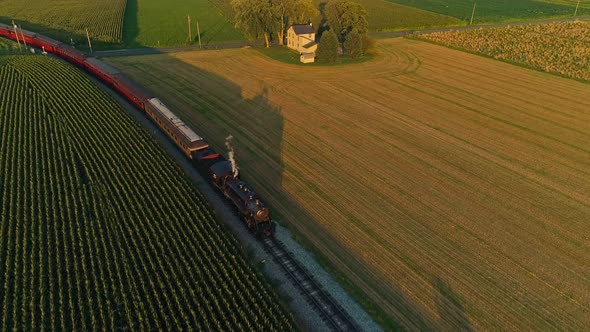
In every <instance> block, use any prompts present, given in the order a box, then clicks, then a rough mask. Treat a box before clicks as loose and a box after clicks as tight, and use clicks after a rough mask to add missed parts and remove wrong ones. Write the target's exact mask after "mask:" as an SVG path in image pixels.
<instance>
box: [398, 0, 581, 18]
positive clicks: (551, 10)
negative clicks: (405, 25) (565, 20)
mask: <svg viewBox="0 0 590 332" xmlns="http://www.w3.org/2000/svg"><path fill="white" fill-rule="evenodd" d="M387 1H391V2H394V3H398V4H403V5H407V6H412V7H415V8H420V9H424V10H428V11H432V12H435V13H440V14H444V15H449V16H453V17H456V18H458V19H460V20H463V21H465V22H469V20H470V19H471V13H472V11H473V4H474V1H473V0H387ZM576 3H577V1H576V0H545V1H534V0H479V1H477V5H476V8H475V15H474V19H473V23H477V24H481V23H493V22H511V21H521V20H529V19H539V18H557V17H567V16H573V14H574V10H575V6H576ZM586 14H590V4H584V5H581V6H580V9H579V10H578V15H586Z"/></svg>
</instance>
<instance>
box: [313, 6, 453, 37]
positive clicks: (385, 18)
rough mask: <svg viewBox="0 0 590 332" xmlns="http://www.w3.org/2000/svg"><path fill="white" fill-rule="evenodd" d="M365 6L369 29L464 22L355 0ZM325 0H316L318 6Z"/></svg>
mask: <svg viewBox="0 0 590 332" xmlns="http://www.w3.org/2000/svg"><path fill="white" fill-rule="evenodd" d="M353 1H354V2H358V3H360V4H361V5H363V6H364V7H365V9H366V10H367V14H368V20H369V31H371V32H379V31H395V30H406V29H425V28H434V27H442V26H454V25H462V24H464V23H463V22H462V21H461V20H458V19H457V18H454V17H450V16H447V15H442V14H439V13H434V12H430V11H426V10H422V9H419V8H414V7H410V6H404V5H400V4H397V3H393V2H387V1H383V0H353ZM323 2H326V1H325V0H314V3H316V4H317V5H318V6H319V5H320V4H321V3H323ZM313 21H314V24H315V25H316V26H317V24H319V22H320V21H321V16H318V17H316V18H315V19H314V20H313Z"/></svg>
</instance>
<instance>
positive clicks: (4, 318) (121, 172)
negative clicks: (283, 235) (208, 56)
mask: <svg viewBox="0 0 590 332" xmlns="http://www.w3.org/2000/svg"><path fill="white" fill-rule="evenodd" d="M0 82H1V84H0V329H1V330H3V331H4V330H12V329H15V328H16V329H24V330H38V329H60V330H115V329H123V328H128V329H133V330H155V329H158V330H172V329H182V330H223V331H238V330H248V331H251V330H269V331H285V330H293V329H294V325H293V321H292V318H291V316H290V314H288V313H286V312H285V311H284V309H283V308H282V307H281V306H280V305H279V304H278V301H277V297H276V295H275V294H274V292H273V291H272V290H271V289H270V287H269V285H268V284H267V283H266V282H265V281H264V280H263V279H262V278H261V277H260V276H259V275H258V273H257V272H256V271H255V270H254V269H253V267H252V266H250V265H249V264H248V263H247V262H246V261H245V260H244V259H243V257H242V256H241V251H240V250H239V247H238V245H237V243H236V241H235V239H233V238H232V237H231V236H230V235H228V233H227V232H226V231H225V230H224V228H223V227H221V226H220V224H219V223H218V222H216V221H215V220H214V217H213V216H212V214H211V211H210V210H209V208H208V206H207V204H206V202H205V200H204V198H203V197H202V196H201V194H200V193H199V192H198V191H196V190H195V188H194V187H193V186H192V184H191V183H190V182H189V180H188V179H187V178H186V177H185V176H183V175H182V172H181V170H180V169H179V168H178V166H177V165H176V164H175V162H174V161H173V160H172V159H171V158H170V157H169V156H168V155H167V154H166V153H165V152H164V151H163V149H162V148H161V147H160V146H159V145H158V143H157V142H155V141H154V140H153V138H151V137H150V136H149V135H148V134H147V133H146V131H145V130H143V128H141V127H140V126H139V125H138V124H136V123H135V122H134V121H133V120H132V119H131V118H130V117H129V115H127V114H126V113H125V112H124V111H123V110H121V108H120V107H119V105H117V104H116V103H115V102H114V101H113V100H112V99H111V98H109V97H108V96H107V95H106V94H105V93H104V92H103V91H101V90H100V89H98V88H97V87H95V86H94V85H93V83H92V82H91V81H90V79H88V78H87V77H86V76H84V75H83V74H81V73H79V72H78V71H76V70H75V69H73V68H71V67H70V66H69V65H67V64H65V63H63V62H61V61H58V60H55V59H51V58H47V57H43V56H2V57H0Z"/></svg>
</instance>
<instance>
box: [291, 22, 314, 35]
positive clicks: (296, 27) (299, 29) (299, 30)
mask: <svg viewBox="0 0 590 332" xmlns="http://www.w3.org/2000/svg"><path fill="white" fill-rule="evenodd" d="M292 28H293V31H295V34H296V35H303V34H308V33H315V31H314V30H313V27H312V26H311V25H309V24H293V26H292Z"/></svg>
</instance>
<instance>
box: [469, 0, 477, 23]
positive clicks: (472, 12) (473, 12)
mask: <svg viewBox="0 0 590 332" xmlns="http://www.w3.org/2000/svg"><path fill="white" fill-rule="evenodd" d="M476 5H477V1H475V2H473V11H471V21H470V22H469V25H472V24H473V16H475V6H476Z"/></svg>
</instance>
